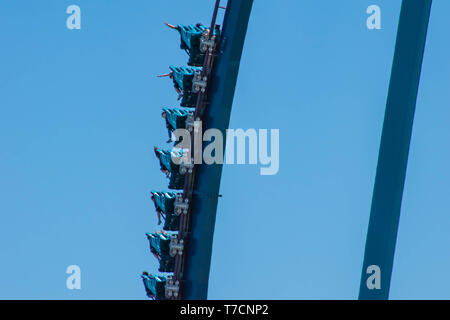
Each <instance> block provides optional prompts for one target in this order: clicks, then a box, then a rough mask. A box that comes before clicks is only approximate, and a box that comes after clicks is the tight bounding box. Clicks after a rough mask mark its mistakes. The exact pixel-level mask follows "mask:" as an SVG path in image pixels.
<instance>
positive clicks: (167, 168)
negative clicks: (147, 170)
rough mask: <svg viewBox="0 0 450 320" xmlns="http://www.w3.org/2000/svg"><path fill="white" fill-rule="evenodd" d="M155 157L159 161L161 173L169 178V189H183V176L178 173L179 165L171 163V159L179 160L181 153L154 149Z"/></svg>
mask: <svg viewBox="0 0 450 320" xmlns="http://www.w3.org/2000/svg"><path fill="white" fill-rule="evenodd" d="M155 154H156V157H157V158H158V160H159V164H160V167H161V171H163V172H166V174H167V176H168V178H169V189H175V190H182V189H184V177H185V176H184V175H183V174H181V173H180V165H179V164H175V163H174V162H173V161H172V157H174V158H181V157H182V156H183V153H182V152H181V151H169V150H162V149H158V148H155Z"/></svg>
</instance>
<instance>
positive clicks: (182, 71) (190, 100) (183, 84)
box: [169, 66, 202, 108]
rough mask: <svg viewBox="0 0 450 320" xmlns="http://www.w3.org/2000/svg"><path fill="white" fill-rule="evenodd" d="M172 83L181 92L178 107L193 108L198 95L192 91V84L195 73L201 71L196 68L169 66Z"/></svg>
mask: <svg viewBox="0 0 450 320" xmlns="http://www.w3.org/2000/svg"><path fill="white" fill-rule="evenodd" d="M169 69H170V71H171V72H172V78H173V82H174V85H175V87H176V88H178V89H179V90H181V91H182V92H183V97H182V99H181V103H180V105H181V106H182V107H188V108H195V106H196V105H197V97H198V93H195V92H194V91H193V90H192V84H193V80H194V75H195V72H196V71H201V70H202V68H198V67H180V66H170V67H169Z"/></svg>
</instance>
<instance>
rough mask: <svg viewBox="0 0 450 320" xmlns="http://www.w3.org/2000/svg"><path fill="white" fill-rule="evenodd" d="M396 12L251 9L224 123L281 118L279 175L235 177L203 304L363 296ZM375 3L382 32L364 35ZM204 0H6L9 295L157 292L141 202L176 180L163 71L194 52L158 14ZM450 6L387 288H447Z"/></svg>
mask: <svg viewBox="0 0 450 320" xmlns="http://www.w3.org/2000/svg"><path fill="white" fill-rule="evenodd" d="M400 3H401V1H400V0H395V1H394V0H370V1H366V0H346V1H334V0H301V1H299V0H283V1H267V0H256V1H255V4H254V9H253V12H252V17H251V21H250V25H249V30H248V34H247V41H246V45H245V49H244V54H243V59H242V64H241V69H240V75H239V79H238V87H237V91H236V96H235V100H234V105H233V112H232V118H231V124H230V126H231V127H232V128H244V129H246V128H257V129H258V128H269V129H270V128H279V129H280V145H281V146H280V171H279V173H278V175H275V176H260V175H259V168H258V167H257V166H250V165H246V166H226V167H225V168H224V174H223V179H222V185H221V193H222V194H223V198H221V199H220V202H219V208H218V215H217V225H216V232H215V240H214V252H213V258H212V268H211V277H210V295H209V297H210V298H211V299H355V298H357V295H358V289H359V280H360V272H361V266H362V259H363V253H364V242H365V235H366V230H367V223H368V218H369V210H370V203H371V194H372V189H373V183H374V177H375V169H376V161H377V154H378V147H379V142H380V135H381V127H382V120H383V116H384V108H385V102H386V95H387V88H388V83H389V76H390V69H391V64H392V57H393V51H394V44H395V35H396V29H397V23H398V16H399V12H400ZM71 4H77V5H79V6H80V7H81V10H82V29H81V30H68V29H67V28H66V18H67V16H68V15H67V14H66V13H65V11H66V8H67V6H69V5H71ZM224 4H225V1H224ZM371 4H378V5H379V6H380V7H381V9H382V30H373V31H369V30H368V29H367V28H366V22H365V21H366V17H367V15H366V8H367V7H368V6H369V5H371ZM212 6H213V1H212V0H210V1H205V0H191V1H181V0H177V1H175V0H174V1H144V0H134V1H124V0H109V1H107V0H70V1H66V0H41V1H24V0H3V1H0V110H1V116H0V213H1V217H2V218H1V223H0V298H2V299H145V298H146V297H145V292H144V288H143V286H142V283H141V280H140V278H139V275H140V273H141V272H142V271H143V270H148V271H150V272H152V271H156V269H157V264H156V262H155V260H154V258H153V257H152V255H151V254H150V252H149V249H148V242H147V240H146V237H145V232H147V231H155V230H157V228H158V227H157V225H156V216H155V213H154V210H153V204H152V202H151V200H150V199H149V197H148V194H149V191H150V190H152V189H165V188H166V186H167V181H166V179H165V178H164V177H163V175H162V174H161V173H160V172H159V170H158V163H157V161H156V160H155V158H154V155H153V154H152V148H153V146H154V145H158V146H161V147H164V146H165V144H164V141H166V140H167V136H166V135H167V132H166V129H165V125H164V123H163V120H162V118H161V117H160V109H161V108H162V107H165V106H176V105H177V101H176V94H175V93H174V91H173V88H172V86H171V84H170V82H169V81H168V80H165V79H164V80H162V79H157V78H156V77H155V75H156V74H158V73H164V72H166V71H167V70H168V68H167V67H168V65H170V64H184V63H185V62H186V57H185V54H184V53H183V52H182V51H180V50H178V45H179V43H178V37H177V35H176V33H174V32H171V31H170V30H169V29H167V28H166V27H164V26H163V24H162V23H163V21H165V20H167V21H169V22H171V23H175V24H177V23H184V24H189V23H197V22H209V20H210V16H211V11H212ZM448 12H450V1H448V0H435V1H434V4H433V10H432V17H431V23H430V28H429V36H428V41H427V48H426V53H425V60H424V66H423V73H422V82H421V85H420V93H419V97H418V104H417V112H416V121H415V124H414V133H413V140H412V146H411V152H410V161H409V167H408V176H407V181H406V187H405V195H404V201H403V210H402V215H401V221H400V230H399V235H398V243H397V252H396V258H395V265H394V273H393V280H392V288H391V298H393V299H410V298H413V299H415V298H425V299H430V298H447V299H449V298H450V289H449V288H450V274H449V272H448V270H450V252H449V247H450V232H449V231H448V230H450V218H449V213H450V212H449V211H450V203H449V201H448V199H449V194H450V169H449V164H450V148H449V141H450V126H449V122H450V108H449V101H450V90H448V88H449V86H450V60H449V59H448V57H449V56H450V42H449V41H448V30H449V27H450V22H449V21H448ZM72 264H76V265H79V266H80V267H81V270H82V290H80V291H75V290H74V291H69V290H67V289H66V287H65V283H66V277H67V275H66V274H65V270H66V268H67V266H69V265H72Z"/></svg>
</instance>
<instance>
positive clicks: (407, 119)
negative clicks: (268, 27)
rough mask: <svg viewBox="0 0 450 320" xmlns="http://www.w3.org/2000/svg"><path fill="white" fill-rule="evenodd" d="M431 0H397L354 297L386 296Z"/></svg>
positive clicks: (387, 294) (373, 297) (372, 298)
mask: <svg viewBox="0 0 450 320" xmlns="http://www.w3.org/2000/svg"><path fill="white" fill-rule="evenodd" d="M431 3H432V0H403V2H402V7H401V13H400V21H399V26H398V31H397V42H396V46H395V54H394V61H393V66H392V73H391V80H390V84H389V93H388V98H387V104H386V113H385V118H384V124H383V132H382V136H381V145H380V151H379V155H378V166H377V173H376V178H375V186H374V191H373V198H372V208H371V212H370V220H369V229H368V233H367V240H366V248H365V255H364V263H363V270H362V275H361V285H360V291H359V299H360V300H386V299H388V298H389V289H390V283H391V275H392V267H393V263H394V253H395V244H396V240H397V232H398V225H399V220H400V210H401V203H402V197H403V189H404V184H405V176H406V168H407V163H408V154H409V146H410V141H411V134H412V128H413V120H414V111H415V107H416V100H417V92H418V87H419V82H420V73H421V68H422V61H423V54H424V49H425V40H426V36H427V29H428V21H429V18H430V12H431ZM373 265H375V266H378V267H379V268H380V271H381V274H380V275H381V277H380V279H381V282H380V285H381V288H380V289H377V288H369V287H368V285H367V281H368V279H369V277H370V276H371V274H370V273H369V274H368V273H367V268H368V267H369V266H373ZM371 279H372V278H371ZM371 279H369V282H370V281H371ZM374 283H376V282H374Z"/></svg>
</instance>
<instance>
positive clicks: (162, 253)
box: [146, 232, 175, 272]
mask: <svg viewBox="0 0 450 320" xmlns="http://www.w3.org/2000/svg"><path fill="white" fill-rule="evenodd" d="M146 235H147V239H148V240H149V242H150V251H151V252H152V253H153V254H154V255H155V257H157V259H158V261H159V270H158V271H159V272H173V271H174V267H175V258H174V257H172V256H170V241H171V238H170V235H169V234H168V233H165V232H160V233H146Z"/></svg>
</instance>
